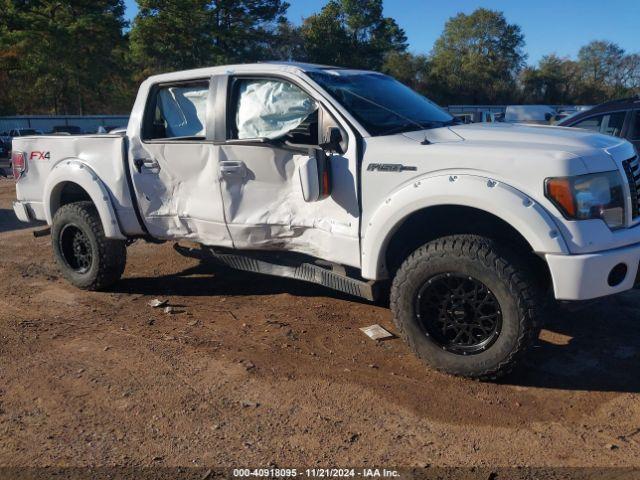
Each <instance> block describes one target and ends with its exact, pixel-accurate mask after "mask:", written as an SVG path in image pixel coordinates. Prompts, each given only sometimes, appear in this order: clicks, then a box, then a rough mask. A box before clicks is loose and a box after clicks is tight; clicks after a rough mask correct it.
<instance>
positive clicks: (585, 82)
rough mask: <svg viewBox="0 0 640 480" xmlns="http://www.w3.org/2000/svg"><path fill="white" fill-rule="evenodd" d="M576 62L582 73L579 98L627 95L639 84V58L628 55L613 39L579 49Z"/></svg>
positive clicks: (598, 99)
mask: <svg viewBox="0 0 640 480" xmlns="http://www.w3.org/2000/svg"><path fill="white" fill-rule="evenodd" d="M578 64H579V66H580V69H581V73H582V87H583V90H582V92H581V94H580V95H581V97H582V98H584V99H585V100H587V101H589V102H603V101H605V100H607V99H609V98H612V97H620V96H625V95H629V94H630V93H632V92H634V91H637V89H638V87H639V86H640V57H639V56H638V55H637V54H631V55H628V54H626V53H625V51H624V49H623V48H621V47H620V46H619V45H617V44H615V43H613V42H607V41H604V40H595V41H593V42H591V43H589V44H587V45H585V46H584V47H582V48H581V49H580V51H579V52H578Z"/></svg>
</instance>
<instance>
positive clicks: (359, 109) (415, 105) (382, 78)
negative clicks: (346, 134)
mask: <svg viewBox="0 0 640 480" xmlns="http://www.w3.org/2000/svg"><path fill="white" fill-rule="evenodd" d="M307 75H309V76H310V77H311V78H312V79H313V80H314V81H316V82H317V83H318V84H319V85H320V86H321V87H323V88H324V89H325V90H327V92H329V94H331V96H333V98H335V99H336V101H338V102H339V103H340V104H341V105H342V106H343V107H344V108H346V109H347V110H348V111H349V113H351V115H353V116H354V117H355V118H356V120H358V122H360V123H361V124H362V126H363V127H365V128H366V129H367V131H368V132H369V133H370V134H371V135H374V136H377V135H391V134H394V133H400V132H409V131H412V130H413V131H415V130H423V129H428V128H437V127H443V126H446V125H452V124H454V123H459V122H460V121H459V120H457V119H455V118H454V117H453V116H451V115H450V114H449V113H447V112H445V111H444V110H442V109H441V108H440V107H439V106H438V105H436V104H435V103H433V102H432V101H430V100H428V99H427V98H425V97H423V96H422V95H420V94H418V93H416V92H414V91H413V90H411V89H410V88H409V87H407V86H405V85H403V84H402V83H400V82H398V81H397V80H395V79H393V78H391V77H388V76H386V75H382V74H379V73H375V72H361V71H351V70H340V69H336V70H326V71H311V72H307Z"/></svg>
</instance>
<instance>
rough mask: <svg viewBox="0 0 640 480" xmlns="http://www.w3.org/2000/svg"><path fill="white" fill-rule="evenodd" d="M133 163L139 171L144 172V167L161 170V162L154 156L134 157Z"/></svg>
mask: <svg viewBox="0 0 640 480" xmlns="http://www.w3.org/2000/svg"><path fill="white" fill-rule="evenodd" d="M133 165H134V166H135V167H136V170H138V173H142V167H144V168H146V169H149V170H156V171H158V170H160V164H159V163H158V161H157V160H156V159H154V158H134V159H133Z"/></svg>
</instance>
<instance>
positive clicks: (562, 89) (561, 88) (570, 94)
mask: <svg viewBox="0 0 640 480" xmlns="http://www.w3.org/2000/svg"><path fill="white" fill-rule="evenodd" d="M520 82H521V88H522V90H523V95H522V100H523V102H525V103H543V104H550V105H564V104H568V103H572V101H573V99H574V98H576V96H577V95H578V92H579V90H580V82H581V78H580V68H579V66H578V64H577V63H576V62H575V61H573V60H570V59H568V58H560V57H558V56H557V55H555V54H551V55H545V56H544V57H542V59H541V60H540V62H539V63H538V66H537V67H527V68H525V69H524V70H523V71H522V73H521V74H520Z"/></svg>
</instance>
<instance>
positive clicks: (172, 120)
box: [144, 82, 209, 140]
mask: <svg viewBox="0 0 640 480" xmlns="http://www.w3.org/2000/svg"><path fill="white" fill-rule="evenodd" d="M208 96H209V83H208V82H198V83H190V84H184V85H169V86H162V87H159V88H158V89H156V90H155V92H154V94H153V99H152V103H151V108H150V111H149V113H148V116H147V119H146V120H147V122H146V125H145V127H146V128H145V129H144V138H145V140H159V139H167V140H204V139H205V136H206V131H205V130H206V127H205V126H206V117H207V99H208Z"/></svg>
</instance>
